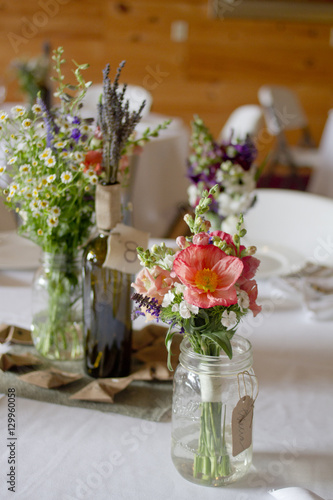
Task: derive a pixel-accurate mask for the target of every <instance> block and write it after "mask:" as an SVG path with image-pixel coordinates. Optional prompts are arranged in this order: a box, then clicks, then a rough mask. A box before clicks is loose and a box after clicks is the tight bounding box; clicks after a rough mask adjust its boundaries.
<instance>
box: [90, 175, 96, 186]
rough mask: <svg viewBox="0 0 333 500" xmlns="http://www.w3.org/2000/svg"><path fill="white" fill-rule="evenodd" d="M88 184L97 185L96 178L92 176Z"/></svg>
mask: <svg viewBox="0 0 333 500" xmlns="http://www.w3.org/2000/svg"><path fill="white" fill-rule="evenodd" d="M89 182H90V184H97V182H98V177H97V175H92V176H91V177H90V179H89Z"/></svg>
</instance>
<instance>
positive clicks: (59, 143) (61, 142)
mask: <svg viewBox="0 0 333 500" xmlns="http://www.w3.org/2000/svg"><path fill="white" fill-rule="evenodd" d="M65 146H66V142H64V141H58V142H56V143H55V145H54V147H55V148H57V149H62V148H64V147H65Z"/></svg>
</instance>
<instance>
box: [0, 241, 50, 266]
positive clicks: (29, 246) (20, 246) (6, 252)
mask: <svg viewBox="0 0 333 500" xmlns="http://www.w3.org/2000/svg"><path fill="white" fill-rule="evenodd" d="M40 256H41V249H40V247H39V246H37V245H35V244H34V243H32V242H31V241H29V240H27V239H26V238H22V236H19V235H18V234H16V232H0V269H2V270H6V269H8V270H29V269H36V268H37V267H38V265H39V259H40Z"/></svg>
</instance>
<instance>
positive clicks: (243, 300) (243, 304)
mask: <svg viewBox="0 0 333 500" xmlns="http://www.w3.org/2000/svg"><path fill="white" fill-rule="evenodd" d="M237 303H238V305H239V307H240V309H241V311H243V310H244V309H248V308H249V306H250V299H249V296H248V294H247V293H246V292H245V291H244V290H240V291H239V292H238V293H237Z"/></svg>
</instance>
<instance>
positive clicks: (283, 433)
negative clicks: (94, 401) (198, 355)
mask: <svg viewBox="0 0 333 500" xmlns="http://www.w3.org/2000/svg"><path fill="white" fill-rule="evenodd" d="M272 193H273V191H272ZM272 196H273V198H274V195H273V194H272ZM298 201H299V200H298ZM259 202H260V200H259V201H258V207H259V206H260V205H259ZM263 205H265V204H264V202H263ZM253 210H255V209H253ZM298 218H299V214H297V219H298ZM332 220H333V219H332ZM252 222H253V217H252ZM252 222H251V223H249V226H251V224H252ZM262 224H264V223H263V221H262ZM262 229H264V228H263V227H262ZM298 230H300V228H298V227H297V226H295V234H294V238H293V239H294V241H296V243H297V241H298ZM311 231H312V236H313V233H314V228H311ZM330 231H331V230H329V232H330ZM329 232H328V235H329ZM291 240H292V237H291V236H290V238H289V240H288V243H289V244H290V243H291ZM270 242H271V240H270ZM284 243H285V244H287V242H284ZM304 244H305V243H304ZM31 281H32V272H31V271H26V272H23V271H21V272H17V271H16V272H14V271H11V272H10V271H0V323H1V322H7V323H15V324H18V325H19V326H22V327H29V324H30V319H31V312H30V311H31V287H30V285H31ZM259 290H260V299H259V303H261V304H262V306H263V312H262V314H261V315H258V316H257V317H256V318H251V317H247V318H246V319H245V320H244V322H243V324H242V326H241V327H240V329H239V333H240V334H241V335H244V336H245V337H247V338H248V339H249V340H250V341H251V342H252V344H253V351H254V370H255V373H256V375H257V376H258V379H259V387H260V390H259V396H258V398H257V400H256V404H255V412H254V428H253V449H254V458H253V466H252V468H251V470H250V473H249V474H248V476H247V477H246V478H244V479H243V480H241V481H240V482H238V483H236V484H234V485H230V486H228V487H225V488H218V489H212V488H206V487H201V486H197V485H193V484H191V483H189V482H187V481H186V480H185V479H183V478H182V477H181V476H180V475H179V474H178V472H177V471H176V469H175V468H174V466H173V464H172V461H171V457H170V432H171V424H170V422H165V423H156V422H148V421H143V420H139V419H135V418H130V417H124V416H121V415H116V414H112V413H107V414H105V413H101V412H98V411H93V410H87V409H80V408H71V407H66V406H57V405H53V404H49V403H41V402H37V401H32V400H28V399H24V398H18V401H17V426H18V431H17V436H18V440H17V460H18V464H17V471H18V475H17V483H16V490H17V491H16V493H15V495H13V494H12V493H10V492H8V490H7V484H6V474H7V473H8V470H9V469H8V467H9V465H8V452H9V451H8V450H9V449H8V448H7V446H6V445H7V442H8V441H7V436H8V434H7V404H6V403H7V397H4V398H2V399H0V418H1V422H2V425H1V427H0V470H1V475H2V480H1V481H0V498H1V499H9V498H15V499H20V500H36V499H41V500H53V499H54V500H74V499H75V500H79V499H83V500H109V499H112V500H132V499H133V500H134V499H135V500H155V499H156V500H157V499H158V500H184V499H191V500H202V498H205V499H208V500H211V499H212V500H213V499H221V498H223V499H225V500H260V499H262V500H265V499H266V500H269V498H271V496H270V495H269V494H268V491H269V490H271V489H274V488H282V487H286V486H299V487H303V488H308V489H310V490H312V491H314V492H315V493H317V494H318V495H320V496H322V497H323V498H324V499H326V500H330V499H331V500H332V499H333V431H332V423H333V417H332V415H333V362H332V358H333V322H332V321H318V320H314V319H311V318H310V317H309V315H308V314H307V313H306V311H305V310H304V309H303V307H302V304H301V302H300V299H299V297H298V296H297V295H295V294H287V293H285V292H282V291H279V290H278V289H277V288H275V287H274V286H273V285H272V283H271V281H270V280H269V279H265V280H264V279H262V280H261V281H259ZM134 326H135V325H134ZM0 376H1V375H0Z"/></svg>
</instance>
